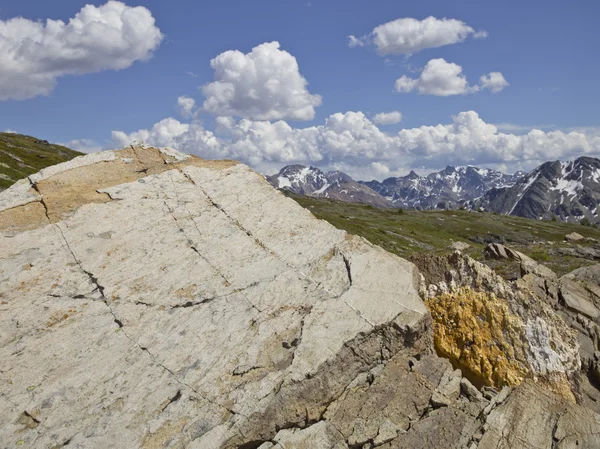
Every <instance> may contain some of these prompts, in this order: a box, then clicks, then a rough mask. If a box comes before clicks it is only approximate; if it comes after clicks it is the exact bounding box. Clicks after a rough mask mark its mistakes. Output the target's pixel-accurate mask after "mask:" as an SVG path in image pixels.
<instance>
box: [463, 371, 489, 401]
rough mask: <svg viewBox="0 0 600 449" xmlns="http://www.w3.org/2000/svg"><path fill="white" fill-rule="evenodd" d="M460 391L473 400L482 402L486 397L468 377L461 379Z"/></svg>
mask: <svg viewBox="0 0 600 449" xmlns="http://www.w3.org/2000/svg"><path fill="white" fill-rule="evenodd" d="M460 391H461V392H462V393H463V394H464V395H465V396H466V397H467V398H468V399H469V400H470V401H473V402H482V401H484V400H485V399H484V397H483V395H482V394H481V392H480V391H479V390H478V389H477V388H476V387H475V386H474V385H473V384H472V383H471V382H469V380H468V379H467V378H464V377H463V378H462V379H461V380H460Z"/></svg>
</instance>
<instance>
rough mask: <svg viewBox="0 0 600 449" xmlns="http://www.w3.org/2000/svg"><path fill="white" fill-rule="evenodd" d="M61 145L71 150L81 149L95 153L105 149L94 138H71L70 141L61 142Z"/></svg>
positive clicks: (83, 151)
mask: <svg viewBox="0 0 600 449" xmlns="http://www.w3.org/2000/svg"><path fill="white" fill-rule="evenodd" d="M59 145H62V146H64V147H67V148H70V149H71V150H75V151H80V152H82V153H93V152H96V151H102V150H104V149H105V148H103V147H102V145H100V144H99V143H98V142H96V141H95V140H92V139H74V140H69V141H68V142H63V143H60V144H59Z"/></svg>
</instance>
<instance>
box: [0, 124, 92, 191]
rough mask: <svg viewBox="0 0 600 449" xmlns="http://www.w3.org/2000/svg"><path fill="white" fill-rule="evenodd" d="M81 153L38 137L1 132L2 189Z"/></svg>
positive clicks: (0, 184) (0, 173)
mask: <svg viewBox="0 0 600 449" xmlns="http://www.w3.org/2000/svg"><path fill="white" fill-rule="evenodd" d="M81 154H82V153H79V152H77V151H74V150H71V149H69V148H67V147H63V146H62V145H55V144H51V143H48V142H47V141H45V140H40V139H38V138H36V137H31V136H24V135H22V134H13V133H0V191H2V190H4V189H6V188H8V187H10V186H11V185H12V184H14V183H15V182H16V181H18V180H19V179H23V178H25V177H26V176H29V175H31V174H33V173H37V172H38V171H40V170H41V169H42V168H45V167H48V166H50V165H55V164H59V163H60V162H65V161H68V160H70V159H73V158H74V157H75V156H79V155H81Z"/></svg>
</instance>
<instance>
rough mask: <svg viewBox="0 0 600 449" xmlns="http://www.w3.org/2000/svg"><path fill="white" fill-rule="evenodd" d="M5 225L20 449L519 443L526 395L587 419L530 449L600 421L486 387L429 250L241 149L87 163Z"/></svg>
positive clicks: (12, 424) (5, 432)
mask: <svg viewBox="0 0 600 449" xmlns="http://www.w3.org/2000/svg"><path fill="white" fill-rule="evenodd" d="M0 232H1V237H0V360H2V365H1V368H0V382H1V383H2V392H1V393H2V394H1V395H0V419H1V422H2V426H0V443H1V446H2V447H3V448H4V447H6V448H9V447H27V448H60V447H66V446H68V447H69V448H108V447H123V448H148V449H154V448H187V449H200V448H202V449H205V448H208V449H210V448H244V449H252V448H259V447H260V448H261V449H268V448H277V449H283V448H286V449H292V448H298V449H300V448H308V447H310V448H323V449H328V448H340V449H341V448H349V447H353V448H354V447H362V448H372V447H375V446H377V447H389V448H400V447H403V448H408V447H410V448H416V447H422V448H429V447H438V446H439V447H448V448H463V447H464V448H472V447H477V445H478V444H479V442H481V444H484V443H485V444H486V445H488V446H485V447H496V446H493V445H494V444H496V445H497V446H498V447H501V446H500V445H501V444H504V445H505V446H504V447H519V444H516V443H515V444H513V440H512V439H507V438H508V437H507V435H506V432H505V429H506V428H510V426H513V427H514V426H518V425H520V424H519V420H520V419H521V416H522V410H521V409H520V408H519V407H518V406H514V405H513V404H517V405H519V404H522V406H523V407H534V408H536V410H537V407H547V406H548V404H550V405H551V407H552V421H551V424H555V420H556V422H562V421H560V420H561V419H563V416H566V417H567V418H564V419H565V420H566V421H564V422H565V424H564V425H563V426H562V427H561V426H560V425H559V426H558V427H556V426H553V425H545V424H544V426H543V427H540V431H539V432H537V433H536V434H535V435H534V436H532V437H531V438H530V441H532V445H531V446H525V445H523V446H521V447H550V446H544V445H542V442H543V443H544V444H545V442H546V441H547V440H548V439H550V440H552V438H555V437H556V436H557V435H558V434H557V432H558V429H564V431H563V433H564V435H565V438H571V439H572V433H569V432H571V431H573V432H576V434H577V435H580V436H581V438H582V439H581V441H586V442H591V443H590V445H589V446H587V447H593V444H594V441H595V440H594V439H593V435H595V434H598V432H600V425H599V424H598V416H597V415H595V414H594V413H593V412H591V411H588V414H587V416H584V414H583V413H580V412H579V408H577V406H575V405H574V404H571V403H569V402H568V401H566V400H564V399H562V398H561V397H560V396H557V395H555V394H554V393H552V392H549V391H548V392H547V391H546V390H544V389H543V388H542V387H540V385H537V384H536V385H533V384H532V385H530V386H527V388H528V389H527V390H526V391H525V393H522V394H519V393H518V392H519V391H521V390H522V389H523V388H525V387H524V386H521V387H518V388H517V389H515V390H511V389H510V388H508V387H507V388H505V389H503V390H502V391H501V392H499V393H498V392H496V391H495V390H494V389H489V390H486V391H485V392H484V394H481V393H480V392H479V391H478V390H477V388H476V387H475V386H473V385H472V383H471V382H469V380H467V379H465V378H464V377H463V374H462V372H461V371H460V370H456V369H455V368H453V367H452V366H451V364H450V362H449V361H448V360H446V359H444V358H440V357H438V356H437V355H436V354H435V353H434V349H433V331H432V320H431V314H430V313H429V312H428V310H427V308H426V307H425V304H424V303H423V301H422V300H421V298H420V297H419V293H418V289H419V275H418V271H417V269H416V267H415V266H414V265H413V264H412V263H409V262H408V261H405V260H403V259H400V258H397V257H395V256H393V255H391V254H389V253H387V252H385V251H383V250H382V249H380V248H378V247H376V246H373V245H371V244H369V243H368V242H366V241H365V240H363V239H360V238H357V237H353V236H349V235H347V234H346V233H345V232H343V231H340V230H337V229H335V228H334V227H332V226H331V225H329V224H328V223H326V222H323V221H320V220H317V219H316V218H315V217H313V216H312V215H311V214H310V213H309V212H308V211H306V210H304V209H302V208H301V207H300V206H298V205H297V204H296V203H295V202H294V201H293V200H291V199H288V198H286V197H284V196H283V195H282V194H281V193H279V192H277V191H276V190H275V189H273V188H272V187H271V186H270V185H269V184H268V183H267V182H266V181H265V179H264V178H263V177H262V176H260V175H258V174H257V173H254V172H253V171H252V170H250V169H249V168H248V167H246V166H244V165H242V164H238V163H236V162H234V161H204V160H201V159H199V158H196V157H190V156H188V155H184V154H181V153H178V152H176V151H173V150H168V149H154V148H148V147H145V146H141V145H138V146H132V147H128V148H126V149H124V150H121V151H114V152H104V153H97V154H91V155H87V156H83V157H80V158H76V159H74V160H72V161H70V162H68V163H64V164H61V165H58V166H54V167H50V168H48V169H45V170H43V171H42V172H40V173H38V174H37V175H32V176H30V177H29V179H27V180H24V181H21V182H19V183H17V184H16V185H14V186H13V187H11V188H9V189H8V190H6V191H4V192H3V193H1V194H0ZM529 391H533V393H531V394H535V395H538V396H539V395H543V397H544V398H545V399H544V401H543V402H540V403H539V404H538V402H539V401H538V402H535V401H529V402H528V400H527V398H528V397H529V396H527V395H528V394H530V393H528V392H529ZM503 404H507V405H503ZM499 413H501V415H498V414H499ZM531 413H533V412H531ZM528 416H529V415H528ZM572 416H574V417H576V418H577V422H575V423H573V419H571V417H572ZM494 417H495V418H494ZM492 418H493V419H492ZM488 420H491V421H490V422H489V423H488V422H487V421H488ZM545 422H546V421H544V423H545ZM549 422H550V421H549ZM511 423H512V424H511ZM506 426H509V427H506ZM519 435H520V434H519ZM560 435H562V434H560ZM515 441H517V442H518V441H521V440H515ZM569 441H570V440H569ZM538 442H539V444H538ZM508 444H510V446H507V445H508ZM482 447H483V446H482Z"/></svg>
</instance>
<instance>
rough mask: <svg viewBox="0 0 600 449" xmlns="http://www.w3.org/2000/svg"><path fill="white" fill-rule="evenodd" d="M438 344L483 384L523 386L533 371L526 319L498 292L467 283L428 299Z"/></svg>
mask: <svg viewBox="0 0 600 449" xmlns="http://www.w3.org/2000/svg"><path fill="white" fill-rule="evenodd" d="M426 304H427V307H428V308H429V310H430V311H431V315H432V317H433V321H434V343H435V348H436V351H437V352H438V354H439V355H440V356H443V357H447V358H448V359H450V361H451V362H452V363H453V364H454V365H455V366H456V367H458V368H460V369H461V370H462V371H463V375H465V376H466V377H469V378H470V379H471V380H472V381H473V382H475V383H477V384H479V385H480V386H483V385H488V386H494V387H502V386H504V385H509V386H514V385H519V384H520V383H521V382H523V380H524V379H525V377H527V376H528V375H529V372H530V370H529V367H528V365H527V364H526V362H525V361H526V360H527V359H526V356H525V344H526V343H524V341H525V338H524V335H523V323H522V321H521V320H520V318H519V317H518V316H516V315H514V314H512V313H511V312H510V310H509V309H508V307H507V305H506V302H504V301H503V300H501V299H499V298H497V297H496V296H495V295H494V294H493V293H488V292H477V291H473V290H471V289H469V288H462V289H460V290H458V291H457V292H455V293H446V294H442V295H440V296H436V297H433V298H430V299H428V300H427V301H426Z"/></svg>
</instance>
